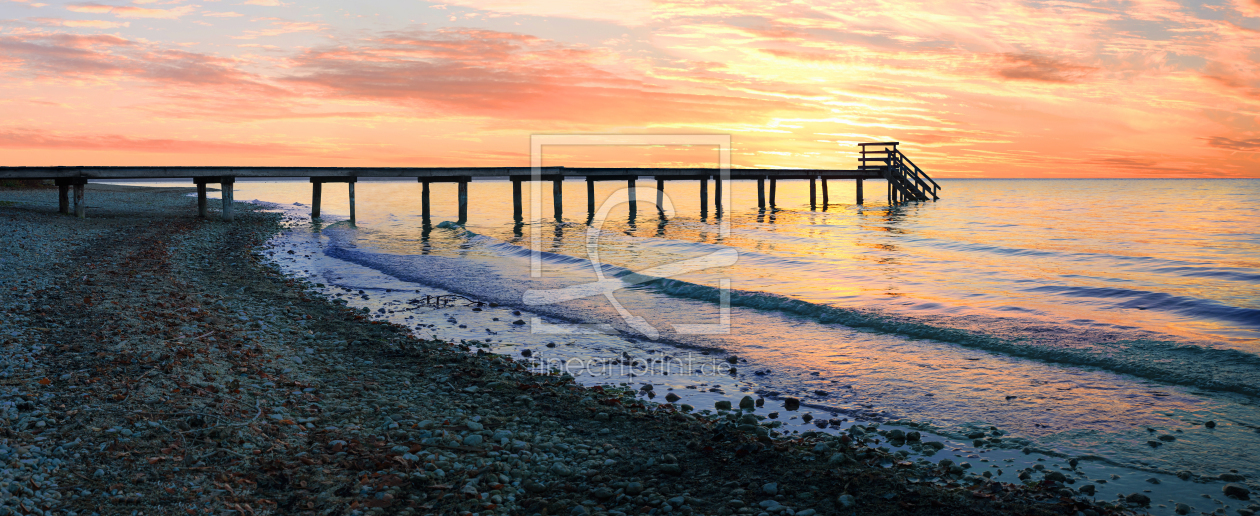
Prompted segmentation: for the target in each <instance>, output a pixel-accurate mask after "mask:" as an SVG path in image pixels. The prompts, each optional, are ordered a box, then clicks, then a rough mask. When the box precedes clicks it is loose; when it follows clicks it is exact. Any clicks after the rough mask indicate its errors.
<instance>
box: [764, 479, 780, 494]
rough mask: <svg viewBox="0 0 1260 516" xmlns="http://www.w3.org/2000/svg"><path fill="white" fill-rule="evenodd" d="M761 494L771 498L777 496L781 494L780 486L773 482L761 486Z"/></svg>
mask: <svg viewBox="0 0 1260 516" xmlns="http://www.w3.org/2000/svg"><path fill="white" fill-rule="evenodd" d="M761 492H763V493H765V494H768V495H770V496H774V495H777V494H779V484H776V483H774V482H771V483H769V484H766V485H763V486H761Z"/></svg>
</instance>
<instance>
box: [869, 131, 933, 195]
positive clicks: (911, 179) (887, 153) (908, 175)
mask: <svg viewBox="0 0 1260 516" xmlns="http://www.w3.org/2000/svg"><path fill="white" fill-rule="evenodd" d="M897 145H900V142H874V143H859V144H858V146H859V147H860V148H861V149H862V156H861V157H860V158H858V164H859V166H858V169H860V170H872V171H877V172H879V174H880V175H881V176H883V178H884V179H886V180H888V199H889V202H898V201H904V200H915V201H927V200H929V197H930V198H931V199H930V200H933V201H935V200H938V199H940V197H939V196H937V192H939V191H940V189H941V185H939V184H937V183H936V181H934V180H932V178H931V177H930V176H928V175H927V173H926V172H924V171H923V169H921V168H919V166H918V165H915V164H914V162H913V161H910V158H908V157H906V155H905V153H903V152H901V150H900V149H898V148H897Z"/></svg>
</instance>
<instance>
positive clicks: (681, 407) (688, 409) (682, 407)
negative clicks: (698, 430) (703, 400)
mask: <svg viewBox="0 0 1260 516" xmlns="http://www.w3.org/2000/svg"><path fill="white" fill-rule="evenodd" d="M678 409H679V410H682V411H683V412H691V411H693V410H695V409H696V408H695V407H693V406H691V405H688V404H686V403H683V404H682V405H679V406H678Z"/></svg>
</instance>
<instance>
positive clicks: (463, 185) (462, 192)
mask: <svg viewBox="0 0 1260 516" xmlns="http://www.w3.org/2000/svg"><path fill="white" fill-rule="evenodd" d="M468 180H469V178H466V177H461V178H460V179H459V223H460V224H464V223H467V222H468Z"/></svg>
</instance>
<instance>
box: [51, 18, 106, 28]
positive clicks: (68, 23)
mask: <svg viewBox="0 0 1260 516" xmlns="http://www.w3.org/2000/svg"><path fill="white" fill-rule="evenodd" d="M31 21H34V22H35V23H38V24H40V25H46V26H51V27H90V28H93V29H116V28H119V27H130V26H131V22H112V21H105V20H64V19H61V18H35V19H34V20H31Z"/></svg>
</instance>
